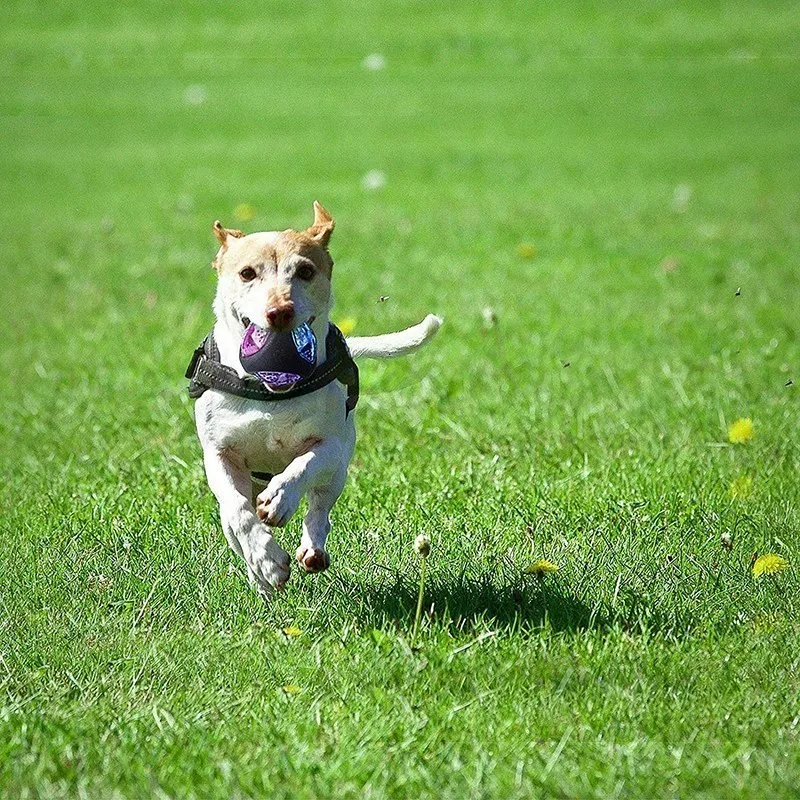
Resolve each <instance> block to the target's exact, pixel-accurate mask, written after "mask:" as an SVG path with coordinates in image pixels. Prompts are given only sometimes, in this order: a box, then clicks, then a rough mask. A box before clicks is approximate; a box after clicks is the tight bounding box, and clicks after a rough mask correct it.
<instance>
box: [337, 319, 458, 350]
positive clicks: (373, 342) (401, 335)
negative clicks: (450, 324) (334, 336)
mask: <svg viewBox="0 0 800 800" xmlns="http://www.w3.org/2000/svg"><path fill="white" fill-rule="evenodd" d="M441 324H442V318H441V317H437V316H435V315H434V314H428V316H427V317H425V319H424V320H422V322H420V323H419V324H418V325H412V326H411V327H410V328H406V329H405V330H404V331H397V332H396V333H384V334H381V335H380V336H353V337H351V338H349V339H348V340H347V346H348V347H349V348H350V353H351V355H352V356H353V358H359V357H360V358H394V357H395V356H404V355H407V354H408V353H413V352H414V351H415V350H418V349H419V348H420V347H422V345H424V344H426V343H427V342H428V341H429V340H430V339H432V338H433V337H434V336H435V335H436V331H438V330H439V326H440V325H441Z"/></svg>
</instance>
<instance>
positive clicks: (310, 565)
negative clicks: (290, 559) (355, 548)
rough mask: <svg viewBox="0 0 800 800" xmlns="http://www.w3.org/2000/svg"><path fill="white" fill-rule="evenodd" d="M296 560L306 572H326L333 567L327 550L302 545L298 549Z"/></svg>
mask: <svg viewBox="0 0 800 800" xmlns="http://www.w3.org/2000/svg"><path fill="white" fill-rule="evenodd" d="M295 558H296V559H297V563H298V564H299V565H300V566H301V567H302V568H303V569H304V570H305V571H306V572H325V570H326V569H328V567H329V566H330V565H331V557H330V556H329V555H328V551H327V550H320V549H318V548H316V547H306V546H305V545H302V544H301V545H300V547H298V548H297V553H296V554H295Z"/></svg>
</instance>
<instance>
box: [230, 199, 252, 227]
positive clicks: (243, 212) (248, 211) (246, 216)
mask: <svg viewBox="0 0 800 800" xmlns="http://www.w3.org/2000/svg"><path fill="white" fill-rule="evenodd" d="M255 215H256V212H255V210H254V209H253V206H251V205H250V203H239V205H238V206H236V208H234V209H233V216H234V217H236V219H237V220H238V221H239V222H250V220H251V219H253V217H254V216H255Z"/></svg>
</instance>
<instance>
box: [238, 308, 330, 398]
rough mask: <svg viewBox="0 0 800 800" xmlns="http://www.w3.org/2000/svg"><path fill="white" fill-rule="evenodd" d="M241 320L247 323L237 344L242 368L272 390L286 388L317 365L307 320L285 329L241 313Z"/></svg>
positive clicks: (306, 375)
mask: <svg viewBox="0 0 800 800" xmlns="http://www.w3.org/2000/svg"><path fill="white" fill-rule="evenodd" d="M245 321H247V323H248V325H247V328H246V330H245V332H244V336H243V337H242V344H241V346H240V348H239V361H240V362H241V364H242V368H243V369H244V370H245V372H247V373H249V374H250V375H253V376H254V377H256V378H258V379H259V380H260V381H261V382H262V383H263V384H264V385H265V386H266V387H267V388H268V389H269V390H270V391H273V392H286V391H288V390H289V389H291V388H292V387H293V386H294V385H295V384H296V383H298V382H299V381H301V380H303V378H308V377H310V376H311V374H312V373H313V372H314V369H315V368H316V366H317V339H316V337H315V336H314V331H313V330H311V325H310V321H309V322H304V323H303V324H302V325H298V326H297V327H296V328H293V329H292V330H287V331H276V330H273V329H272V328H262V327H261V326H259V325H256V324H255V323H254V322H250V320H248V319H247V317H242V322H245Z"/></svg>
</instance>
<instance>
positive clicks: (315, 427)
mask: <svg viewBox="0 0 800 800" xmlns="http://www.w3.org/2000/svg"><path fill="white" fill-rule="evenodd" d="M232 290H235V291H238V289H236V288H235V282H234V281H232V280H229V279H226V278H225V277H224V276H221V278H220V281H219V286H218V294H217V298H216V300H215V303H214V310H215V312H216V315H217V322H216V325H215V327H214V336H215V338H216V341H217V344H218V346H219V351H220V357H221V360H222V363H223V364H226V365H227V366H229V367H233V368H234V369H236V370H237V372H239V374H240V375H243V374H244V370H243V369H242V366H241V364H240V363H239V344H240V341H241V337H242V328H241V323H240V322H239V321H237V319H236V318H235V315H234V314H233V313H232V312H231V311H230V309H231V308H232V306H233V304H234V303H236V302H241V300H240V299H238V297H237V296H236V295H233V296H232V295H231V293H232ZM316 310H317V311H318V312H320V311H321V310H320V309H316ZM254 315H255V309H254V311H253V312H252V313H251V316H254ZM440 324H441V319H439V318H438V317H434V316H432V315H429V316H428V317H426V319H425V320H424V321H423V322H421V323H420V324H419V325H415V326H414V327H412V328H409V329H408V330H405V331H401V332H399V333H392V334H385V335H383V336H374V337H357V338H355V339H350V340H348V344H349V346H350V348H351V350H352V352H353V355H354V356H356V357H357V356H362V355H363V356H368V357H372V358H381V357H390V356H395V355H401V354H404V353H408V352H411V351H412V350H414V349H416V348H417V347H420V346H421V345H422V344H424V343H425V342H426V341H427V340H428V339H430V338H431V336H433V335H434V334H435V333H436V331H437V330H438V328H439V325H440ZM312 327H313V328H314V332H315V334H316V337H317V341H318V342H319V345H320V347H319V349H320V353H319V359H320V361H322V360H324V359H325V357H326V353H325V347H324V342H325V333H326V331H327V328H328V319H327V311H325V313H318V315H317V318H316V319H315V321H314V324H313V326H312ZM345 399H346V389H345V387H344V386H343V385H342V384H340V383H339V382H338V381H334V382H333V383H330V384H328V385H327V386H325V387H324V388H322V389H319V390H318V391H316V392H313V393H312V394H308V395H305V396H303V397H298V398H295V399H292V400H284V401H280V402H275V403H269V402H262V401H258V400H246V399H243V398H240V397H236V396H234V395H230V394H226V393H223V392H219V391H216V390H209V391H207V392H205V393H204V394H203V395H202V396H201V397H200V398H199V399H198V400H197V403H196V406H195V419H196V423H197V433H198V436H199V438H200V443H201V445H202V447H203V460H204V463H205V469H206V475H207V478H208V484H209V486H210V488H211V491H212V492H213V493H214V495H215V496H216V498H217V500H218V502H219V508H220V516H221V520H222V528H223V531H224V533H225V536H226V538H227V540H228V543H229V544H230V546H231V548H232V549H233V550H234V551H235V552H236V553H238V554H239V555H240V556H241V557H242V558H243V559H244V561H245V563H246V565H247V571H248V576H249V578H250V581H251V583H253V584H254V585H255V586H256V588H257V589H258V590H259V591H260V592H261V593H262V594H265V595H268V594H269V593H270V592H271V591H272V590H273V589H281V588H282V587H283V585H284V584H285V583H286V581H287V580H288V578H289V568H290V559H289V555H288V553H286V551H285V550H283V548H281V546H280V545H279V544H278V543H277V542H276V540H275V538H274V535H273V529H274V528H275V527H281V526H283V525H285V524H286V523H287V522H288V521H289V519H290V518H291V517H292V515H293V514H294V513H295V512H296V511H297V509H298V507H299V505H300V501H301V499H302V497H303V496H304V495H305V496H307V497H308V512H307V513H306V515H305V517H304V519H303V533H302V538H301V540H300V547H299V548H298V550H297V554H296V557H297V560H298V561H299V562H300V564H301V566H303V567H304V568H305V569H307V570H308V571H313V572H316V571H319V570H321V569H325V568H326V567H327V565H328V563H329V559H328V554H327V552H326V550H325V542H326V539H327V537H328V534H329V532H330V527H331V526H330V511H331V509H332V508H333V505H334V503H335V502H336V500H337V499H338V497H339V495H340V494H341V492H342V489H343V488H344V484H345V480H346V478H347V468H348V465H349V463H350V459H351V457H352V455H353V449H354V447H355V441H356V431H355V422H354V416H355V415H354V414H352V413H351V414H350V415H349V416H345ZM253 471H255V472H268V473H270V474H273V475H274V476H275V477H274V478H272V480H271V481H270V482H269V484H268V486H267V487H266V488H265V489H264V490H263V491H262V492H261V493H260V494H259V495H258V498H257V504H256V506H254V503H253V499H252V496H253V493H254V492H253V486H252V485H251V476H250V473H251V472H253ZM256 508H259V509H260V511H261V513H262V515H263V517H264V519H263V521H262V520H261V519H259V516H258V513H257V511H256Z"/></svg>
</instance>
